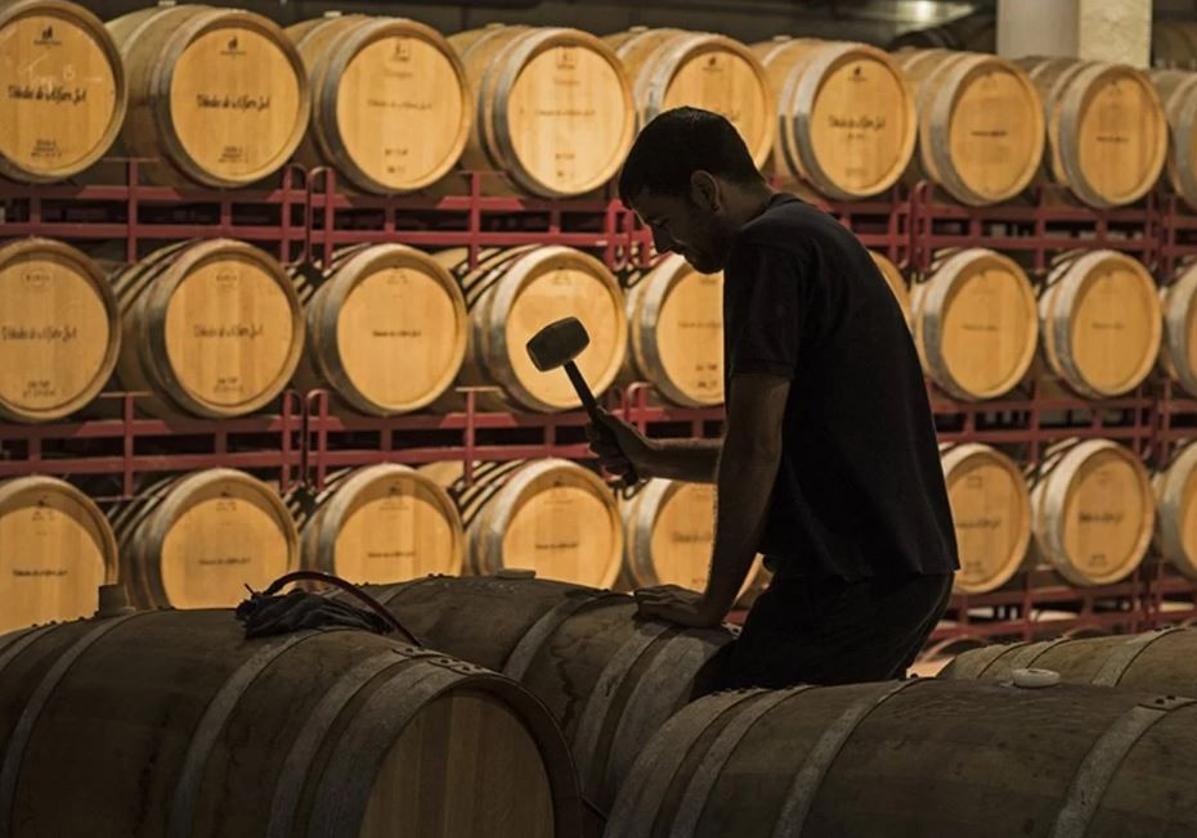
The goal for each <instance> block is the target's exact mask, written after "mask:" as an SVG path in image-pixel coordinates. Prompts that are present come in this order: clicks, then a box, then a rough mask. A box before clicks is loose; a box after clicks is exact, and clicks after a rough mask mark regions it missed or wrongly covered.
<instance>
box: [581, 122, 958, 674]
mask: <svg viewBox="0 0 1197 838" xmlns="http://www.w3.org/2000/svg"><path fill="white" fill-rule="evenodd" d="M619 189H620V195H621V197H622V199H623V201H624V203H625V204H627V205H628V206H629V207H631V208H632V209H634V210H635V211H636V213H637V214H638V215H639V216H640V218H641V219H642V220H643V221H644V222H645V223H646V224H647V225H648V226H649V227H651V229H652V233H653V242H654V244H655V245H656V249H657V250H658V251H659V252H661V253H668V252H670V251H672V252H676V253H680V254H681V255H682V256H684V257H685V258H686V261H688V262H689V263H690V264H691V265H692V266H693V267H694V268H695V269H696V270H698V271H702V272H704V273H714V272H717V271H720V270H722V271H723V273H724V294H723V314H724V353H725V354H724V368H725V372H724V375H725V377H726V384H727V387H726V391H725V392H726V407H727V423H726V431H725V435H724V438H723V439H722V440H721V441H714V440H671V441H663V440H648V439H646V438H645V437H643V436H642V435H641V434H640V433H639V432H637V431H636V430H635V429H634V428H632V427H631V426H629V425H627V424H625V423H623V422H622V421H619V420H618V419H616V418H614V417H612V416H610V415H609V414H603V415H602V416H601V422H600V425H601V426H602V427H600V428H599V429H595V428H591V429H590V439H591V447H592V449H593V450H594V451H595V453H596V454H597V455H598V456H599V458H600V460H601V462H602V463H603V465H604V466H605V467H606V468H607V469H608V470H609V471H611V472H614V473H616V474H626V473H627V471H628V469H629V467H634V469H635V471H636V473H637V474H638V475H639V476H640V477H666V478H670V479H673V480H685V481H691V482H708V483H709V482H714V483H716V484H717V487H718V494H717V497H718V510H717V514H716V527H715V543H714V549H713V555H712V559H711V572H710V579H709V581H708V582H707V587H706V590H705V591H704V592H702V593H701V594H700V595H699V594H695V593H694V592H690V591H686V590H684V589H682V588H679V587H676V586H662V587H656V588H646V589H643V590H640V591H637V592H636V599H637V602H638V603H639V610H640V613H641V614H643V615H645V616H651V617H659V618H661V619H665V620H669V621H672V622H675V623H678V624H680V625H685V626H710V625H716V624H718V623H719V622H720V621H721V620H722V619H723V618H724V616H725V615H726V614H727V612H728V610H729V609H730V608H731V606H732V604H733V602H734V600H735V598H736V594H737V592H738V591H739V589H740V586H741V584H742V583H743V581H744V578H745V576H746V574H747V572H748V570H749V568H750V566H751V565H752V562H753V560H754V558H755V554H756V553H757V552H758V551H759V552H761V553H763V554H764V555H765V557H766V564H767V566H769V567H770V569H771V570H773V572H774V577H773V581H772V583H771V584H770V586H769V589H768V590H767V591H765V593H763V594H762V595H761V596H760V597H759V598H758V599H757V601H756V604H755V605H754V606H753V608H752V611H751V612H750V613H749V615H748V618H747V620H746V622H745V624H744V629H743V632H742V633H741V635H740V637H739V639H738V640H736V641H735V642H734V643H733V644H732V645H731V647H730V649H729V651H728V653H727V657H726V660H725V663H724V665H723V672H722V677H721V678H719V679H718V686H720V687H723V688H735V687H745V686H763V687H773V688H777V687H782V686H786V685H790V684H795V683H819V684H838V683H850V682H857V681H870V680H884V679H889V678H898V677H903V676H904V675H905V673H906V669H907V667H908V666H909V665H910V664H911V663H912V662H913V660H914V657H915V655H916V654H917V653H918V651H919V649H920V648H921V647H922V645H923V643H924V642H925V640H926V638H927V635H928V633H929V632H930V631H931V629H932V628H933V627H934V626H935V624H936V622H937V621H938V619H939V618H940V616H941V615H942V614H943V611H944V608H945V607H946V605H947V600H948V596H949V594H950V592H951V586H952V573H953V571H954V570H955V569H956V568H957V567H958V566H959V565H958V562H957V556H956V540H955V532H954V530H953V527H952V517H951V511H950V509H949V507H948V499H947V491H946V489H945V486H944V480H943V473H942V471H941V469H940V464H939V452H938V447H937V443H936V437H935V431H934V427H933V424H932V418H931V410H930V405H929V403H928V400H927V394H926V390H925V388H924V384H923V377H922V372H921V370H920V367H919V361H918V357H917V355H916V353H915V348H914V345H913V342H912V341H911V338H910V334H909V332H908V330H907V327H906V324H905V322H904V321H903V318H902V313H901V310H900V308H899V307H898V304H897V302H896V301H895V299H894V297H893V295H892V294H891V292H890V290H889V288H888V286H887V285H886V283H885V280H884V279H883V278H882V277H881V275H880V273H879V272H878V270H877V268H876V266H875V265H874V263H873V260H872V258H871V257H870V256H869V254H868V252H867V251H866V250H865V249H864V247H863V246H862V245H861V244H860V242H859V241H858V240H857V239H856V237H855V236H853V235H852V233H851V232H849V231H848V230H847V229H846V228H844V227H843V226H842V225H840V224H839V223H838V222H836V221H835V220H834V219H832V218H831V217H830V216H828V215H826V214H825V213H823V212H821V211H819V210H817V209H815V208H814V207H812V206H809V205H807V204H805V203H803V202H801V201H799V200H798V199H797V198H795V197H793V196H791V195H787V194H784V193H778V192H774V191H773V190H772V189H770V188H769V186H768V185H767V184H766V183H765V181H764V179H763V178H762V177H761V175H760V173H759V172H758V171H757V169H756V167H755V166H754V165H753V162H752V159H751V158H750V157H749V154H748V150H747V148H746V147H745V145H744V142H743V140H741V139H740V136H739V134H738V133H737V132H736V130H735V129H734V128H733V127H732V125H731V123H729V122H728V121H727V120H725V119H724V118H723V117H720V116H718V115H716V114H713V113H710V112H708V111H702V110H698V109H694V108H679V109H676V110H672V111H668V112H666V113H663V114H661V115H660V116H658V117H657V118H656V119H654V120H653V121H652V122H650V123H649V124H648V125H647V126H646V127H645V128H644V130H643V131H642V132H641V133H640V136H639V137H638V138H637V140H636V143H635V146H634V147H633V148H632V150H631V153H630V154H629V155H628V159H627V161H626V163H625V165H624V168H623V173H622V175H621V176H620V181H619Z"/></svg>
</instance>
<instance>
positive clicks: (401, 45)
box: [391, 38, 411, 64]
mask: <svg viewBox="0 0 1197 838" xmlns="http://www.w3.org/2000/svg"><path fill="white" fill-rule="evenodd" d="M391 60H392V61H398V62H399V63H400V64H406V63H407V62H409V61H411V44H409V43H408V42H407V39H406V38H396V39H395V51H394V52H392V53H391Z"/></svg>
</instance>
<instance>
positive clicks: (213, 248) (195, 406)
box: [113, 239, 304, 419]
mask: <svg viewBox="0 0 1197 838" xmlns="http://www.w3.org/2000/svg"><path fill="white" fill-rule="evenodd" d="M113 285H114V287H115V289H116V294H117V298H118V299H119V300H120V308H121V319H122V321H123V323H122V325H123V329H124V335H123V339H122V341H121V352H120V358H119V360H118V361H117V374H118V375H119V376H120V381H121V384H122V385H123V386H124V388H125V389H126V390H138V391H140V390H148V391H150V392H151V393H152V394H153V395H152V396H151V397H150V398H148V399H145V400H144V401H141V400H139V402H138V403H139V404H142V405H143V406H144V407H145V409H146V410H148V411H149V412H151V413H153V414H154V415H157V416H171V415H176V414H179V413H190V414H194V415H196V416H205V417H210V418H214V419H221V418H227V417H230V416H242V415H244V414H247V413H252V412H254V411H255V410H258V409H259V408H262V407H264V406H265V405H267V404H268V403H269V402H271V401H272V400H273V399H275V398H276V397H277V396H278V395H279V393H281V392H282V391H283V389H284V388H285V387H286V386H287V382H288V381H290V380H291V376H292V374H293V373H294V372H295V367H296V365H297V364H298V363H299V356H300V354H301V353H302V351H303V343H304V321H303V311H302V308H301V306H300V303H299V297H298V296H297V295H296V293H295V289H294V288H293V287H292V284H291V281H290V280H289V279H288V277H287V274H286V271H285V270H284V269H283V267H282V266H281V265H280V264H279V263H278V262H277V261H275V259H273V258H272V257H271V256H269V255H268V254H267V253H265V252H264V251H262V250H259V249H258V248H256V247H254V246H253V245H250V244H245V243H244V242H238V241H232V240H231V239H213V240H211V241H201V242H194V243H185V244H177V245H170V246H168V247H165V248H163V249H161V250H159V251H157V252H155V253H153V254H151V255H150V256H149V257H147V258H146V259H143V260H142V261H140V262H137V263H136V264H133V265H130V266H129V267H128V268H126V269H124V270H122V271H120V272H119V273H118V274H117V275H116V276H115V277H114V278H113Z"/></svg>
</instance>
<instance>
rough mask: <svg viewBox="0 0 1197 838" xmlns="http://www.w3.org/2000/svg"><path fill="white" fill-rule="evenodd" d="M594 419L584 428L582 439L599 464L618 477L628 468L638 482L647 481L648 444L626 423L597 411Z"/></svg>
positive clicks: (650, 473)
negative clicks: (639, 480) (584, 434)
mask: <svg viewBox="0 0 1197 838" xmlns="http://www.w3.org/2000/svg"><path fill="white" fill-rule="evenodd" d="M595 418H596V421H595V422H593V423H591V424H588V425H587V426H586V439H587V440H589V441H590V450H591V451H593V452H594V454H595V455H596V456H597V457H598V458H599V464H600V465H602V467H603V468H604V469H605V470H606V471H608V472H609V473H611V474H614V475H616V476H618V477H626V476H627V475H628V473H629V472H630V471H631V470H632V468H635V470H636V474H637V475H638V476H639V477H641V478H644V477H651V476H652V468H651V461H652V456H653V444H652V442H651V441H650V440H648V439H647V438H645V436H644V435H643V434H642V433H640V431H638V430H636V429H635V428H634V427H632V426H631V425H629V424H628V423H627V422H625V421H623V420H622V419H617V418H616V417H614V416H612V415H611V414H610V413H608V412H607V411H605V410H602V409H601V408H600V409H599V412H598V414H597V416H596V417H595Z"/></svg>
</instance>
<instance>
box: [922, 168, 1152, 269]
mask: <svg viewBox="0 0 1197 838" xmlns="http://www.w3.org/2000/svg"><path fill="white" fill-rule="evenodd" d="M1157 200H1158V198H1157V196H1156V194H1155V193H1149V194H1148V196H1147V197H1146V198H1145V199H1144V201H1143V202H1142V203H1141V205H1136V206H1130V207H1120V208H1117V209H1110V210H1097V209H1093V208H1092V207H1085V206H1078V205H1076V204H1075V203H1074V202H1073V199H1071V198H1070V197H1069V195H1068V193H1067V191H1066V190H1065V189H1064V188H1063V187H1061V186H1058V185H1055V184H1042V185H1039V186H1036V187H1035V188H1034V189H1032V190H1031V191H1030V193H1028V195H1026V196H1020V198H1019V199H1017V200H1015V201H1012V202H1010V203H1005V204H997V205H995V206H988V207H970V206H965V205H963V204H959V203H956V202H954V201H951V200H949V199H946V198H943V197H942V196H941V194H940V192H939V190H938V189H937V187H936V186H935V184H933V183H931V182H929V181H920V182H919V183H917V184H916V185H915V186H914V187H913V188H912V189H911V191H910V210H909V212H910V265H911V267H912V268H914V270H915V271H916V272H918V273H925V272H926V271H927V270H928V269H929V268H930V267H931V263H932V261H933V259H934V256H935V253H936V251H938V250H941V249H945V248H957V247H982V246H983V247H988V248H991V249H993V250H998V251H1014V252H1022V253H1027V254H1029V256H1030V260H1031V268H1032V271H1033V272H1034V273H1035V274H1036V275H1037V276H1040V277H1041V276H1043V275H1045V274H1046V272H1047V268H1048V266H1049V263H1050V257H1051V254H1053V253H1058V252H1061V251H1066V250H1074V249H1077V248H1084V249H1089V250H1092V249H1098V248H1111V249H1114V250H1121V251H1125V252H1128V253H1131V254H1133V255H1135V256H1136V258H1138V259H1139V261H1141V262H1143V263H1144V264H1145V265H1147V266H1148V267H1152V266H1154V264H1155V262H1156V253H1157V250H1158V247H1159V242H1158V237H1159V224H1160V213H1159V211H1158V209H1157ZM1136 232H1137V233H1139V235H1138V236H1134V235H1131V236H1127V235H1125V234H1127V233H1132V234H1133V233H1136ZM1118 233H1121V234H1122V235H1118Z"/></svg>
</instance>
